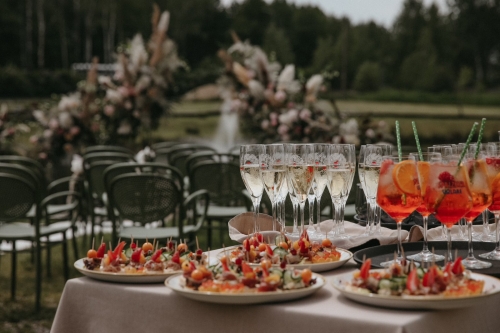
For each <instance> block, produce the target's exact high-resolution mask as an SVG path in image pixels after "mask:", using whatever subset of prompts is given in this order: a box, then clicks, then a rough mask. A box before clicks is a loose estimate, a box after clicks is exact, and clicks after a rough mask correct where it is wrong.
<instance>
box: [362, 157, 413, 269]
mask: <svg viewBox="0 0 500 333" xmlns="http://www.w3.org/2000/svg"><path fill="white" fill-rule="evenodd" d="M367 161H368V159H367V160H366V162H365V163H367ZM378 172H379V173H380V177H379V178H380V179H379V181H378V184H377V187H378V188H377V194H376V196H377V197H376V198H377V203H378V205H379V206H380V208H382V209H383V210H384V211H385V212H386V213H387V214H388V215H389V216H390V217H392V218H393V219H394V220H396V224H397V228H398V247H397V258H396V262H399V263H400V262H401V260H402V258H401V247H402V240H401V224H402V223H403V220H404V219H405V218H407V217H408V216H410V214H411V213H413V211H414V210H415V209H416V208H417V207H418V206H420V204H421V202H422V197H421V194H420V190H419V188H418V186H417V185H416V184H417V183H418V175H417V166H416V162H415V160H413V159H411V158H410V159H408V158H404V157H403V158H402V159H401V161H400V160H399V157H396V156H384V157H383V161H382V163H381V166H380V167H379V168H378ZM393 263H394V260H391V261H386V262H382V263H381V264H380V265H381V266H382V267H388V266H390V265H392V264H393Z"/></svg>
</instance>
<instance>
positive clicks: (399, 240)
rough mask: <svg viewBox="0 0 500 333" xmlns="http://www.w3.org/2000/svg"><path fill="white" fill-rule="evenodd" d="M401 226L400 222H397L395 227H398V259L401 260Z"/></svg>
mask: <svg viewBox="0 0 500 333" xmlns="http://www.w3.org/2000/svg"><path fill="white" fill-rule="evenodd" d="M401 224H402V222H397V223H396V225H397V227H398V246H397V248H398V259H399V258H401V247H402V246H403V241H402V240H401Z"/></svg>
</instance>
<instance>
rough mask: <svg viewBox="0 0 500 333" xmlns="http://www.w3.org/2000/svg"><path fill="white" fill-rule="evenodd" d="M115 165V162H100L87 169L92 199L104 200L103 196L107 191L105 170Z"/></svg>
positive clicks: (87, 179) (86, 176)
mask: <svg viewBox="0 0 500 333" xmlns="http://www.w3.org/2000/svg"><path fill="white" fill-rule="evenodd" d="M114 164H116V162H114V161H99V162H94V163H92V164H90V166H88V167H86V168H85V180H86V181H87V184H88V189H89V195H90V197H93V198H94V199H101V198H102V194H103V193H104V192H105V191H106V189H105V187H104V177H103V176H104V170H106V169H107V168H108V167H109V166H111V165H114ZM89 199H90V198H89Z"/></svg>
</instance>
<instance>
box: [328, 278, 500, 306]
mask: <svg viewBox="0 0 500 333" xmlns="http://www.w3.org/2000/svg"><path fill="white" fill-rule="evenodd" d="M372 271H374V270H372ZM375 271H377V270H375ZM471 277H472V278H473V279H475V280H484V292H483V294H481V295H476V296H466V297H443V296H386V295H378V294H373V293H366V294H365V293H361V292H356V291H354V290H349V288H346V287H347V286H348V285H347V284H348V283H349V282H350V281H351V280H352V272H350V273H345V274H341V275H338V276H336V277H335V278H334V279H333V280H332V284H333V286H334V287H335V289H337V290H338V291H339V292H340V293H341V294H342V295H344V296H345V297H347V298H349V299H351V300H353V301H356V302H359V303H363V304H367V305H373V306H377V307H386V308H395V309H412V310H417V309H426V310H447V309H457V308H466V307H470V306H474V305H478V304H481V302H483V301H484V299H485V298H488V297H495V296H497V297H498V296H499V295H500V294H499V292H500V280H499V279H497V278H494V277H492V276H489V275H483V274H477V273H472V274H471Z"/></svg>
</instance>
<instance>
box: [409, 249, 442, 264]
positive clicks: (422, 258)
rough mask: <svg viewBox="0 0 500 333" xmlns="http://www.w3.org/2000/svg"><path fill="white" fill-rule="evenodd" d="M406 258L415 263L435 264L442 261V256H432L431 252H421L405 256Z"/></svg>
mask: <svg viewBox="0 0 500 333" xmlns="http://www.w3.org/2000/svg"><path fill="white" fill-rule="evenodd" d="M406 258H407V259H408V260H413V261H416V262H435V261H443V260H444V256H442V255H440V254H433V253H432V252H431V251H422V252H420V253H417V254H413V255H411V256H407V257H406Z"/></svg>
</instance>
